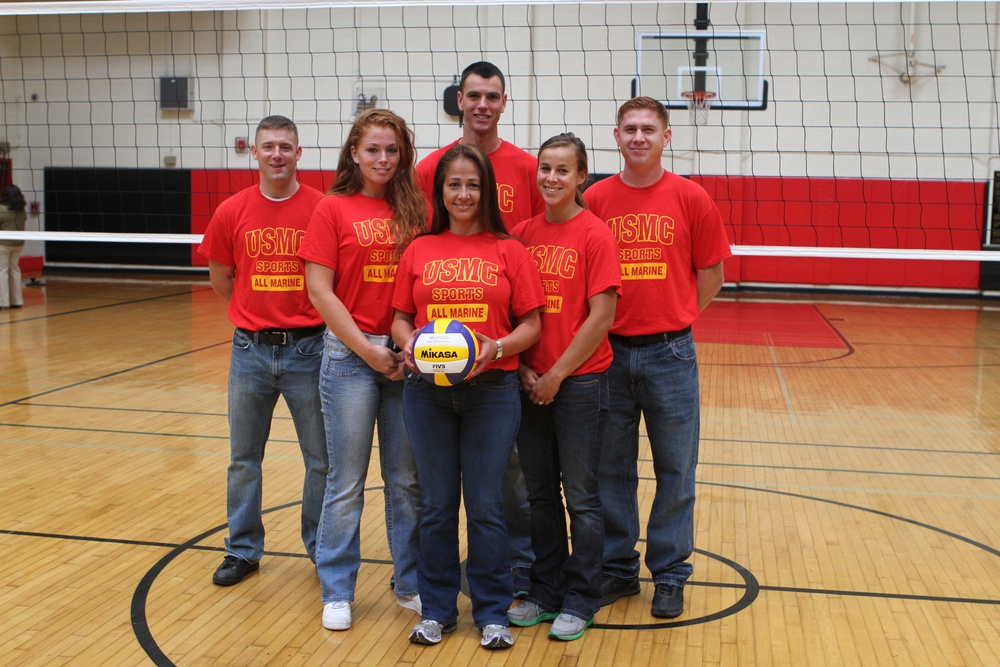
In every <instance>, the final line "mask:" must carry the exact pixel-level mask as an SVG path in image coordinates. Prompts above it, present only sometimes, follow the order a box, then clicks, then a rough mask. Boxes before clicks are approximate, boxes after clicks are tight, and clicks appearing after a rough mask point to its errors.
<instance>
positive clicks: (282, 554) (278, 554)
mask: <svg viewBox="0 0 1000 667" xmlns="http://www.w3.org/2000/svg"><path fill="white" fill-rule="evenodd" d="M379 488H381V487H379ZM301 504H302V503H301V502H293V503H288V504H287V505H282V506H280V507H278V508H275V509H286V508H288V507H294V506H296V505H301ZM268 511H273V510H268ZM225 527H226V524H223V525H222V528H225ZM218 530H220V528H219V527H218V526H217V527H216V528H214V529H213V531H212V532H217V531H218ZM0 535H13V536H15V537H35V538H40V539H48V540H66V541H74V542H97V543H102V544H120V545H124V546H135V547H158V548H163V549H176V548H178V547H180V546H183V545H182V544H177V543H176V542H150V541H148V540H127V539H124V538H120V537H93V536H90V535H67V534H65V533H39V532H36V531H30V530H8V529H6V528H0ZM189 542H190V540H189V541H188V542H185V543H184V544H188V543H189ZM187 548H188V549H189V550H191V551H216V552H219V553H225V552H226V548H225V547H210V546H207V545H204V544H194V545H191V546H189V547H187ZM264 555H265V556H268V557H271V558H303V559H308V558H309V555H308V554H304V553H298V552H294V551H270V550H265V551H264ZM361 562H362V563H372V564H375V565H391V564H392V561H391V560H385V559H384V558H362V559H361Z"/></svg>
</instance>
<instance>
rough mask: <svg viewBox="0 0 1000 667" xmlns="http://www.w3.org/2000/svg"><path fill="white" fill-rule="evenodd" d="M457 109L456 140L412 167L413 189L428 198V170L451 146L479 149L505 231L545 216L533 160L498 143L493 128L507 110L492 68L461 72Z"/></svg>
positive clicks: (503, 88)
mask: <svg viewBox="0 0 1000 667" xmlns="http://www.w3.org/2000/svg"><path fill="white" fill-rule="evenodd" d="M458 108H459V110H460V111H461V112H462V137H461V138H460V139H457V140H455V141H453V142H451V143H450V144H448V145H447V146H445V147H443V148H439V149H438V150H436V151H434V152H433V153H431V154H430V155H428V156H427V157H425V158H424V159H423V160H421V161H420V163H419V164H418V165H417V184H418V185H419V186H420V189H421V190H422V191H423V192H424V194H426V195H427V197H428V198H430V196H431V191H432V190H433V185H434V170H435V169H437V165H438V162H440V161H441V156H442V155H444V154H445V153H446V152H447V151H448V149H450V148H452V147H453V146H455V145H457V144H466V145H469V146H475V147H477V148H480V149H482V151H483V152H484V153H486V155H487V156H488V157H489V158H490V165H492V166H493V171H494V173H496V177H497V196H498V199H499V201H500V214H501V215H502V216H503V222H504V225H506V226H507V229H508V230H510V229H513V228H514V226H515V225H517V224H518V223H519V222H521V221H522V220H527V219H528V218H531V217H534V216H535V215H538V214H539V213H541V212H543V211H544V210H545V202H544V201H542V196H541V194H540V193H539V192H538V186H537V185H535V173H536V171H537V169H538V159H537V158H536V157H535V156H534V155H532V154H531V153H528V152H527V151H524V150H521V149H520V148H518V147H517V146H515V145H514V144H512V143H510V142H509V141H505V140H503V139H501V138H500V131H499V130H498V129H497V125H498V124H499V123H500V116H501V114H503V112H504V110H505V109H506V108H507V83H506V79H504V75H503V72H501V71H500V68H498V67H497V66H496V65H494V64H493V63H488V62H478V63H472V64H471V65H469V66H468V67H466V68H465V69H464V70H463V71H462V78H461V80H460V82H459V90H458Z"/></svg>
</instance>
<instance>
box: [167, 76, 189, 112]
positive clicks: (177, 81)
mask: <svg viewBox="0 0 1000 667" xmlns="http://www.w3.org/2000/svg"><path fill="white" fill-rule="evenodd" d="M190 106H191V102H190V100H189V99H188V80H187V77H185V76H161V77H160V108H161V109H188V108H190Z"/></svg>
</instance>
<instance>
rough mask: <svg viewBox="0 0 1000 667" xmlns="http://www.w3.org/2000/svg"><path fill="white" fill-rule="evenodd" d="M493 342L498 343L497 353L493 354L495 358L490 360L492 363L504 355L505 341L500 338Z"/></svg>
mask: <svg viewBox="0 0 1000 667" xmlns="http://www.w3.org/2000/svg"><path fill="white" fill-rule="evenodd" d="M493 342H494V343H496V346H497V353H496V354H494V355H493V359H491V360H490V362H491V363H492V362H494V361H496V360H498V359H499V358H500V357H502V356H503V343H502V342H500V340H499V339H498V340H495V341H493Z"/></svg>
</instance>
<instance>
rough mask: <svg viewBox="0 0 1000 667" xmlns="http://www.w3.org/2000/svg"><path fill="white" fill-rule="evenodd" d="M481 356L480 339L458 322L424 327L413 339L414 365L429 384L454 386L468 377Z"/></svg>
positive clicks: (445, 321)
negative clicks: (477, 358)
mask: <svg viewBox="0 0 1000 667" xmlns="http://www.w3.org/2000/svg"><path fill="white" fill-rule="evenodd" d="M478 356H479V339H478V338H476V334H474V333H472V329H470V328H469V327H467V326H465V325H464V324H462V323H461V322H459V321H458V320H453V319H450V318H444V319H440V320H431V321H430V322H428V323H427V324H425V325H424V326H423V327H422V328H421V329H420V331H418V332H417V337H416V338H415V339H414V340H413V363H414V365H415V366H416V367H417V371H419V372H420V375H422V376H423V378H424V379H425V380H427V381H428V382H432V383H434V384H435V385H437V386H439V387H451V386H453V385H456V384H458V383H459V382H462V381H463V380H465V379H466V378H468V377H469V373H471V372H472V368H473V367H474V366H475V365H476V357H478Z"/></svg>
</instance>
